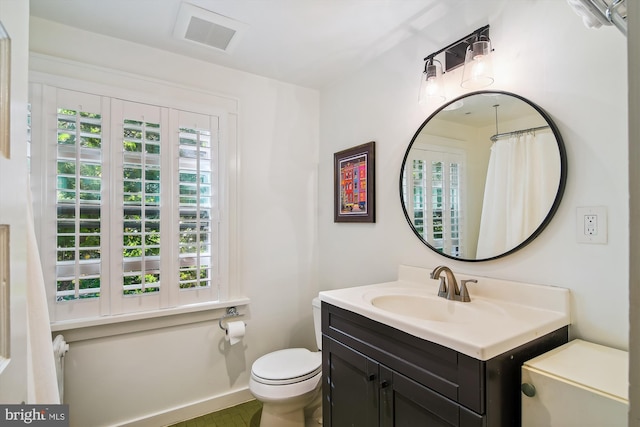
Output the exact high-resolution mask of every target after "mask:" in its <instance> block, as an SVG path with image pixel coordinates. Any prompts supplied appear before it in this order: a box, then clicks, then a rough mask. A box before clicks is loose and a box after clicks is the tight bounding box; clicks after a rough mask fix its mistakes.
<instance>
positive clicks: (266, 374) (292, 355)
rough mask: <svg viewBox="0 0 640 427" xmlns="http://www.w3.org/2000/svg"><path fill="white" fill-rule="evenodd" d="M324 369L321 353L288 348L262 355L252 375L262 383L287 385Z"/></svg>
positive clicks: (255, 364)
mask: <svg viewBox="0 0 640 427" xmlns="http://www.w3.org/2000/svg"><path fill="white" fill-rule="evenodd" d="M321 371H322V356H321V353H320V352H319V351H318V352H311V351H309V350H308V349H306V348H287V349H284V350H278V351H274V352H273V353H269V354H266V355H264V356H262V357H260V358H259V359H258V360H256V361H255V362H254V363H253V366H252V367H251V377H252V378H253V379H254V380H255V381H257V382H259V383H262V384H269V385H286V384H293V383H297V382H301V381H305V380H308V379H310V378H313V377H314V376H316V375H318V373H320V372H321Z"/></svg>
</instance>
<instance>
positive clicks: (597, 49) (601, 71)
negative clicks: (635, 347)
mask: <svg viewBox="0 0 640 427" xmlns="http://www.w3.org/2000/svg"><path fill="white" fill-rule="evenodd" d="M487 23H488V24H490V25H491V39H492V41H493V47H494V48H495V52H494V54H495V58H494V71H495V74H496V82H495V83H494V85H493V86H491V87H490V88H489V89H495V90H506V91H510V92H514V93H518V94H520V95H523V96H524V97H526V98H528V99H530V100H531V101H533V102H534V103H536V104H538V105H539V106H541V107H542V108H543V109H544V110H545V111H546V112H547V113H548V114H549V115H550V116H551V117H552V119H553V120H554V121H555V123H556V124H557V125H558V128H559V130H560V133H561V135H562V137H563V139H564V142H565V145H566V148H567V157H568V180H567V186H566V191H565V195H564V198H563V200H562V203H561V205H560V208H559V210H558V212H557V213H556V216H555V217H554V218H553V220H552V222H551V224H550V225H549V226H548V227H547V228H546V229H545V231H544V232H543V233H542V234H541V235H540V236H539V237H538V238H537V239H536V240H535V241H534V242H532V243H531V244H530V245H529V246H527V247H525V248H524V249H522V250H521V251H519V252H517V253H515V254H512V255H510V256H508V257H506V258H502V259H498V260H494V261H489V262H483V263H463V262H459V261H451V260H448V259H446V258H444V257H441V256H439V255H437V254H435V253H434V252H432V251H431V250H429V249H428V248H427V247H426V246H423V245H422V244H421V243H420V242H419V241H418V239H417V238H416V237H415V235H414V234H413V232H412V231H411V230H410V229H409V226H408V225H407V223H406V221H405V218H404V216H403V213H402V208H401V206H400V198H399V189H398V175H399V172H400V166H401V161H402V157H403V155H404V151H405V149H406V147H407V145H408V144H409V141H410V140H411V137H412V136H413V133H414V132H415V130H416V129H417V128H418V126H419V125H420V124H421V123H422V121H423V120H425V119H426V118H427V117H428V115H429V114H430V113H431V111H421V110H420V108H419V106H418V104H417V102H416V100H417V93H418V84H419V75H420V73H421V71H422V68H423V66H424V63H423V61H422V58H424V57H425V56H426V55H427V54H429V53H431V52H434V51H436V50H438V49H440V48H442V47H444V45H446V42H444V43H443V45H441V46H438V45H434V44H433V43H432V42H430V41H429V40H433V34H429V35H430V36H431V37H429V35H428V34H427V31H429V30H430V29H427V30H425V33H424V34H420V33H418V34H416V36H415V37H414V38H412V39H409V40H406V41H405V42H403V43H402V44H401V45H399V46H398V47H396V48H394V49H393V50H392V51H390V52H387V53H386V54H385V55H383V56H382V57H380V58H378V59H377V60H376V61H375V62H374V63H372V64H369V65H368V66H367V67H366V68H365V69H362V70H361V72H360V73H358V74H357V75H354V76H350V77H345V79H344V80H343V81H342V82H340V83H338V84H336V85H335V86H333V87H332V88H330V89H328V90H325V91H323V92H322V94H321V107H320V117H321V127H320V129H321V134H320V159H321V161H320V171H319V197H320V199H319V200H320V203H319V207H320V210H319V223H318V229H319V236H320V249H319V253H320V265H319V269H318V271H319V281H320V286H321V288H322V289H334V288H340V287H345V286H354V285H359V284H366V283H374V282H381V281H386V280H393V279H394V278H395V277H396V269H397V266H398V264H408V265H415V266H423V267H434V266H436V265H439V264H446V265H448V266H450V267H452V269H453V270H454V272H468V273H473V274H478V275H484V276H490V277H498V278H504V279H512V280H517V281H525V282H531V283H539V284H549V285H557V286H562V287H566V288H569V289H571V292H572V307H573V308H572V317H573V325H572V327H571V335H572V336H573V337H581V338H584V339H588V340H591V341H594V342H598V343H602V344H606V345H611V346H614V347H618V348H623V349H625V348H627V347H628V331H629V327H628V309H629V300H628V265H629V263H628V255H629V249H628V246H629V245H628V232H629V230H628V207H629V205H628V197H629V193H628V185H627V176H628V165H627V74H626V66H627V61H626V40H625V37H624V36H623V35H622V34H620V33H619V32H618V31H617V30H616V29H615V28H612V27H607V28H602V29H599V30H589V29H587V28H585V27H584V26H583V24H582V21H581V19H580V18H579V17H578V16H577V15H575V13H574V12H573V11H572V10H571V9H570V7H569V6H568V5H567V3H566V2H565V1H558V0H538V1H526V2H525V1H509V2H504V7H503V8H502V10H501V11H500V12H499V13H498V14H497V15H496V16H493V17H491V18H490V19H489V21H488V22H482V21H478V22H471V23H470V25H469V29H468V30H469V32H471V31H473V30H475V29H476V28H478V27H480V26H482V25H485V24H487ZM464 35H465V34H448V35H447V36H446V37H444V36H442V37H440V38H441V39H444V40H450V41H454V40H457V39H458V38H460V37H462V36H464ZM439 36H440V35H439ZM445 77H446V78H447V79H448V82H449V87H448V90H449V94H448V97H449V99H452V98H454V97H455V96H458V95H460V94H462V93H463V92H462V90H461V89H460V88H459V85H458V82H459V79H460V77H461V70H460V69H458V70H456V71H453V72H451V73H447V74H446V75H445ZM432 110H433V108H432ZM371 140H374V141H376V150H377V152H376V186H377V188H376V206H377V221H376V223H375V224H344V223H342V224H336V223H334V222H333V214H332V209H333V202H332V199H333V175H332V174H333V164H332V155H333V153H334V152H336V151H339V150H342V149H345V148H348V147H351V146H354V145H357V144H361V143H363V142H366V141H371ZM600 205H603V206H606V207H607V209H608V216H609V221H608V231H609V240H608V243H607V244H606V245H588V244H579V243H576V207H577V206H600ZM344 242H349V243H350V244H348V245H345V244H344Z"/></svg>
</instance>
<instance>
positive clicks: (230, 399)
mask: <svg viewBox="0 0 640 427" xmlns="http://www.w3.org/2000/svg"><path fill="white" fill-rule="evenodd" d="M253 399H255V398H254V397H253V395H252V394H251V392H250V391H249V388H248V387H247V388H244V389H240V390H235V391H232V392H230V393H226V394H222V395H218V396H214V397H211V398H209V399H205V400H202V401H199V402H194V403H190V404H187V405H183V406H179V407H175V408H171V409H168V410H166V411H163V412H158V413H155V414H151V415H149V416H146V417H143V418H138V419H136V420H131V421H128V422H126V423H123V424H120V426H123V427H125V426H126V427H158V426H169V425H172V424H176V423H179V422H181V421H185V420H190V419H192V418H196V417H199V416H202V415H206V414H209V413H211V412H216V411H220V410H222V409H226V408H230V407H231V406H235V405H239V404H241V403H245V402H248V401H250V400H253Z"/></svg>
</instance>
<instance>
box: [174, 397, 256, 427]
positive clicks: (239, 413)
mask: <svg viewBox="0 0 640 427" xmlns="http://www.w3.org/2000/svg"><path fill="white" fill-rule="evenodd" d="M261 412H262V403H260V402H258V401H257V400H250V401H249V402H247V403H243V404H241V405H237V406H233V407H231V408H227V409H223V410H222V411H218V412H213V413H211V414H207V415H203V416H201V417H198V418H194V419H192V420H188V421H183V422H181V423H178V424H174V425H172V426H170V427H258V426H259V425H260V414H261Z"/></svg>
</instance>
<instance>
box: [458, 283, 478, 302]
mask: <svg viewBox="0 0 640 427" xmlns="http://www.w3.org/2000/svg"><path fill="white" fill-rule="evenodd" d="M468 282H472V283H478V281H477V280H476V279H465V280H461V281H460V301H464V302H471V297H470V296H469V290H468V289H467V283H468Z"/></svg>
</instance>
